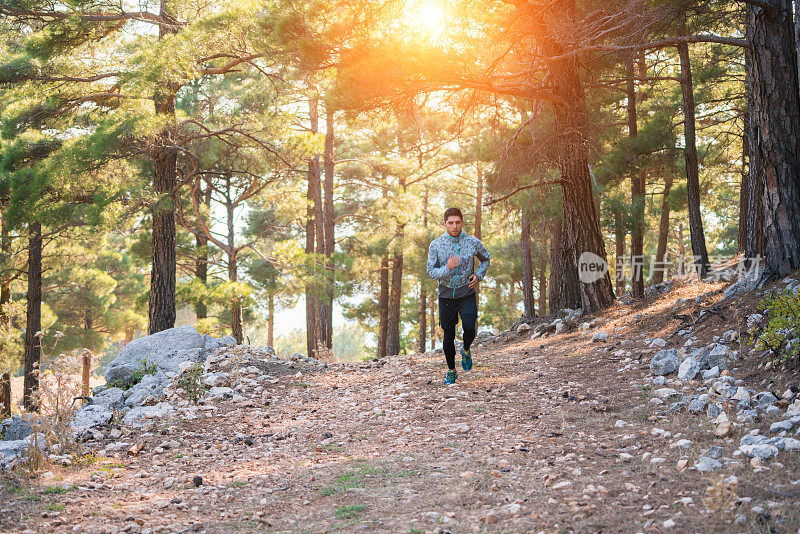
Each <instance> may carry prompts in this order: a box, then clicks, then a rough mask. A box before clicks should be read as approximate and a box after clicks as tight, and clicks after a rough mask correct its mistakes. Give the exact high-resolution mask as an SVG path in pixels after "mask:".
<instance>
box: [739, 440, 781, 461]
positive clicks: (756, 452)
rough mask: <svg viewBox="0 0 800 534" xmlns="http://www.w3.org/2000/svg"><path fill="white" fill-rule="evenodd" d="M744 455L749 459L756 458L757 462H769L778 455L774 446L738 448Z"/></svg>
mask: <svg viewBox="0 0 800 534" xmlns="http://www.w3.org/2000/svg"><path fill="white" fill-rule="evenodd" d="M739 450H740V451H742V452H743V453H744V454H745V455H747V456H749V457H751V458H758V459H759V460H762V461H763V460H769V459H770V458H772V457H774V456H777V455H778V452H779V451H778V448H777V447H775V446H774V445H768V444H766V443H764V444H756V445H742V446H740V447H739Z"/></svg>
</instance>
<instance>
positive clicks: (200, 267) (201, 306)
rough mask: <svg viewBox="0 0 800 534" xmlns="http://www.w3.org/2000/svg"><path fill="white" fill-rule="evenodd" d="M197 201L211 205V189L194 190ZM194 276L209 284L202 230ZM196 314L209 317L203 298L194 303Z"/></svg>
mask: <svg viewBox="0 0 800 534" xmlns="http://www.w3.org/2000/svg"><path fill="white" fill-rule="evenodd" d="M194 195H195V203H196V204H197V205H198V206H200V204H201V203H204V204H206V205H209V204H210V203H211V190H210V188H208V190H207V191H206V192H203V191H202V189H201V188H200V187H199V185H198V187H197V188H196V189H195V190H194ZM194 276H195V278H197V280H198V281H199V282H200V283H201V284H202V285H203V288H205V287H206V286H207V284H208V238H207V237H206V235H205V234H204V233H202V232H199V233H197V234H195V260H194ZM194 314H195V316H196V317H197V318H198V319H205V318H206V317H208V305H206V303H205V302H204V301H203V300H202V299H198V301H197V303H196V304H195V305H194Z"/></svg>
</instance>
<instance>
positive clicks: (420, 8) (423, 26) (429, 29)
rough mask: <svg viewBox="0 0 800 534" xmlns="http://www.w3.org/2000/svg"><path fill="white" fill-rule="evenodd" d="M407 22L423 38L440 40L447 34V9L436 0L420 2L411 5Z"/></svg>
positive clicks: (420, 0) (421, 0) (419, 0)
mask: <svg viewBox="0 0 800 534" xmlns="http://www.w3.org/2000/svg"><path fill="white" fill-rule="evenodd" d="M409 8H410V9H409V11H408V15H407V22H408V24H409V26H411V28H412V29H414V30H415V31H416V32H418V33H419V34H420V35H422V36H426V37H429V38H432V39H440V38H442V37H444V35H445V34H446V33H447V13H446V10H445V7H444V5H443V4H441V3H440V2H437V1H435V0H418V1H417V2H413V3H409Z"/></svg>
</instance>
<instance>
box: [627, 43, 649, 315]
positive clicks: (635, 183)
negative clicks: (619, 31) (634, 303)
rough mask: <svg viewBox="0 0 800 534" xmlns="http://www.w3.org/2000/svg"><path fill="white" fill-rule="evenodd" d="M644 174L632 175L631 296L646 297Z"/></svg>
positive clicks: (633, 130) (631, 129) (630, 93)
mask: <svg viewBox="0 0 800 534" xmlns="http://www.w3.org/2000/svg"><path fill="white" fill-rule="evenodd" d="M634 59H635V58H634V56H633V55H631V56H630V57H629V58H628V62H627V80H626V81H627V84H626V85H627V97H628V98H627V100H628V105H627V110H628V136H629V137H630V138H631V139H636V138H637V137H638V136H639V128H638V125H637V120H636V83H635V75H634V72H633V67H634ZM644 194H645V191H644V174H643V173H642V171H640V170H639V169H635V170H634V171H633V172H632V173H631V218H632V221H633V225H632V228H631V296H632V297H633V298H637V299H640V298H643V297H644Z"/></svg>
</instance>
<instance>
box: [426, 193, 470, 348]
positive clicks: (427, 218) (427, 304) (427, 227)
mask: <svg viewBox="0 0 800 534" xmlns="http://www.w3.org/2000/svg"><path fill="white" fill-rule="evenodd" d="M476 219H477V217H476ZM422 227H423V228H426V229H427V228H428V188H427V187H426V188H425V193H424V194H423V196H422ZM427 318H428V292H427V291H426V290H425V280H424V279H422V280H420V283H419V332H418V335H417V352H420V353H421V352H425V347H426V345H427V339H426V337H427V333H428V321H427Z"/></svg>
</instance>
